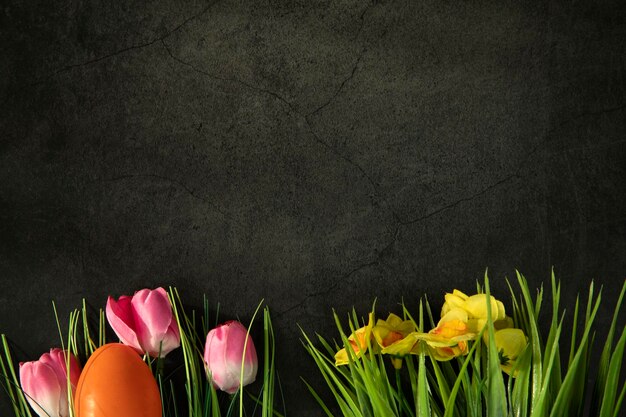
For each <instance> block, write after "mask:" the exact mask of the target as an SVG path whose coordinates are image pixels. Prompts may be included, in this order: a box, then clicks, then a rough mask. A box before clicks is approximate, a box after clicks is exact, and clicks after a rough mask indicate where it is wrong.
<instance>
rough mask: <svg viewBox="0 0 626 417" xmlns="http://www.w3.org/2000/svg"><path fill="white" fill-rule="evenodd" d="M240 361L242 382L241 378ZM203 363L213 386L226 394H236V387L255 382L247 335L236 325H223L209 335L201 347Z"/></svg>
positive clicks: (251, 346) (254, 360) (251, 347)
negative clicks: (202, 348)
mask: <svg viewBox="0 0 626 417" xmlns="http://www.w3.org/2000/svg"><path fill="white" fill-rule="evenodd" d="M246 339H247V340H248V341H247V343H246ZM244 345H245V348H246V354H245V356H244V354H243V352H244ZM242 360H243V378H241V366H242ZM204 361H205V362H206V366H207V369H208V371H209V374H210V376H211V379H212V380H213V384H214V385H215V386H216V387H217V388H219V389H220V390H222V391H225V392H227V393H229V394H233V393H234V392H235V391H237V389H238V388H239V386H240V385H241V386H243V385H248V384H250V383H252V382H254V379H255V378H256V372H257V368H258V361H257V356H256V349H255V348H254V343H253V342H252V338H251V337H249V335H248V331H247V330H246V328H245V327H243V325H242V324H241V323H239V322H238V321H229V322H226V323H224V324H222V325H220V326H218V327H216V328H215V329H213V330H211V331H210V332H209V334H208V335H207V337H206V345H205V347H204Z"/></svg>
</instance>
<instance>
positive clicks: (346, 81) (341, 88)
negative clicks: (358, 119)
mask: <svg viewBox="0 0 626 417" xmlns="http://www.w3.org/2000/svg"><path fill="white" fill-rule="evenodd" d="M366 50H367V48H364V49H363V50H362V51H361V53H360V54H359V56H358V57H357V59H356V61H355V63H354V65H353V66H352V71H350V75H348V77H347V78H345V79H344V80H343V81H342V82H341V84H339V87H338V88H337V90H335V93H334V94H333V95H332V96H330V98H329V99H328V100H326V102H325V103H324V104H322V105H321V106H319V107H318V108H317V109H315V110H313V111H312V112H310V113H309V114H307V115H306V117H309V116H313V115H315V114H316V113H318V112H320V111H321V110H322V109H324V108H325V107H326V106H328V105H329V104H330V103H332V102H333V101H334V100H335V99H336V98H337V96H338V95H339V93H341V90H343V88H344V86H345V85H346V84H347V83H348V82H349V81H350V80H352V78H354V74H356V70H357V69H358V67H359V64H360V63H361V60H362V59H363V55H365V51H366Z"/></svg>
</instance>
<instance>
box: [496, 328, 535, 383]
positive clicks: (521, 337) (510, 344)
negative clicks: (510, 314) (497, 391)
mask: <svg viewBox="0 0 626 417" xmlns="http://www.w3.org/2000/svg"><path fill="white" fill-rule="evenodd" d="M494 338H495V340H496V348H497V349H498V355H499V356H500V367H501V368H502V370H503V371H504V372H506V373H507V374H508V375H511V376H513V377H515V376H516V373H517V371H515V372H514V371H513V368H515V364H516V362H517V358H518V357H519V355H521V354H522V352H523V351H524V349H526V345H527V344H528V339H527V338H526V335H525V334H524V332H523V331H522V330H520V329H510V328H507V329H502V330H498V331H496V333H495V336H494ZM512 372H513V373H512Z"/></svg>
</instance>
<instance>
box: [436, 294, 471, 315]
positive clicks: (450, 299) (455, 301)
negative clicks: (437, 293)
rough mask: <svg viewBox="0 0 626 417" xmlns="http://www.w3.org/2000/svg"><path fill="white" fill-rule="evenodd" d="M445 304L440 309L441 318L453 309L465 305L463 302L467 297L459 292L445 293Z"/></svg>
mask: <svg viewBox="0 0 626 417" xmlns="http://www.w3.org/2000/svg"><path fill="white" fill-rule="evenodd" d="M445 298H446V302H445V303H443V307H441V317H443V316H445V315H446V313H448V311H450V310H452V309H453V308H463V305H464V304H465V300H467V298H468V297H467V295H466V294H465V293H463V292H461V291H459V290H454V291H452V294H450V293H446V295H445Z"/></svg>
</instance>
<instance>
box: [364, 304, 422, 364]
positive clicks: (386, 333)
mask: <svg viewBox="0 0 626 417" xmlns="http://www.w3.org/2000/svg"><path fill="white" fill-rule="evenodd" d="M413 331H415V324H414V323H413V322H412V321H411V320H402V319H401V318H400V317H398V316H396V315H395V314H393V313H390V314H389V317H387V320H380V319H379V320H378V321H377V322H376V326H374V328H373V329H372V333H373V334H374V339H376V342H377V343H378V346H380V348H381V349H383V353H385V352H384V349H385V348H386V347H389V346H391V345H393V344H394V343H396V342H398V341H400V340H402V339H404V338H405V337H406V336H407V335H408V334H410V333H411V332H413ZM404 355H406V353H405V354H401V355H400V354H398V355H394V356H404ZM391 362H392V364H393V366H394V368H396V369H400V368H401V367H402V359H401V358H400V357H392V359H391Z"/></svg>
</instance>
